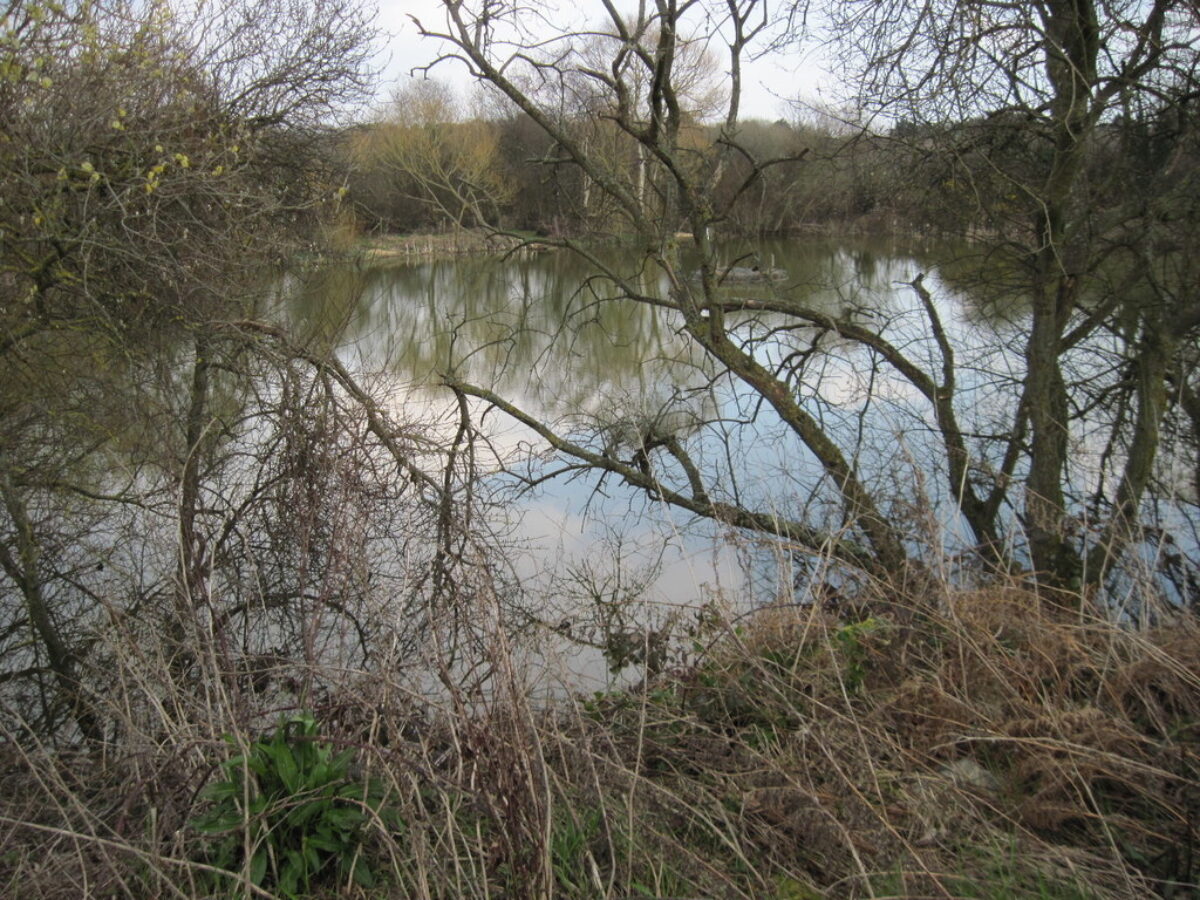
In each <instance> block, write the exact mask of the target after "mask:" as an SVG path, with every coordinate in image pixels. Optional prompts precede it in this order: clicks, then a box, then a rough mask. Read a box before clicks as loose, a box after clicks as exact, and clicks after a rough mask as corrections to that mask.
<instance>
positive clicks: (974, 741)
mask: <svg viewBox="0 0 1200 900" xmlns="http://www.w3.org/2000/svg"><path fill="white" fill-rule="evenodd" d="M877 599H880V600H882V599H887V601H888V606H887V607H886V609H887V610H888V611H887V612H882V613H880V614H879V615H877V616H875V617H871V616H868V615H866V613H865V612H864V613H861V614H859V613H856V616H861V617H860V618H859V619H858V621H847V620H845V619H841V618H838V617H837V616H835V615H834V614H832V613H829V612H827V611H822V610H819V609H816V608H812V607H802V606H783V607H776V608H771V609H765V610H761V611H759V612H758V613H756V614H754V615H751V616H749V617H745V618H743V619H742V620H740V621H739V623H737V624H736V625H728V626H727V627H725V628H724V629H723V630H720V631H719V634H718V637H717V638H716V639H715V640H713V642H712V643H711V644H710V645H709V646H708V647H707V648H706V650H705V652H704V653H703V654H702V655H701V657H700V659H699V660H697V661H695V662H693V663H691V664H689V665H688V666H686V667H682V668H679V669H676V670H674V671H670V672H668V673H666V674H660V675H658V676H657V677H655V678H654V679H652V680H651V681H649V682H648V683H645V684H643V685H641V686H639V687H638V688H637V689H632V690H627V691H622V692H614V693H610V694H606V695H602V696H596V697H591V698H586V699H584V698H574V699H562V700H560V701H558V702H556V703H552V704H548V705H547V704H543V705H540V706H534V705H533V704H531V703H530V702H529V701H528V699H527V690H526V680H525V678H524V677H523V675H522V673H521V672H520V670H519V669H518V667H517V666H516V663H515V662H514V653H513V652H512V650H511V648H510V647H509V646H508V644H507V640H506V637H505V635H504V634H503V633H502V630H501V629H499V628H497V627H488V626H486V625H478V626H477V628H476V633H475V634H474V635H473V636H471V639H470V640H466V641H460V643H459V644H458V659H457V660H455V661H454V663H453V665H447V664H445V663H447V660H446V659H444V658H443V657H442V656H440V655H439V652H438V649H437V648H438V645H437V643H436V641H432V642H431V644H430V648H429V651H428V658H427V660H426V663H427V664H428V666H429V667H430V670H432V671H441V672H442V685H441V687H440V688H439V689H438V690H436V691H433V692H429V691H426V692H424V694H422V693H420V692H418V691H416V689H415V688H414V686H413V682H412V681H411V679H409V680H406V679H405V678H404V677H402V676H401V674H399V673H400V672H401V671H402V670H400V669H393V670H389V669H388V668H387V667H381V668H380V669H379V670H377V671H373V672H370V673H353V672H339V673H331V672H325V673H320V676H321V679H323V680H324V683H326V684H328V685H329V686H330V687H329V689H328V690H327V691H325V692H324V693H323V694H321V695H320V698H319V700H318V701H317V702H314V703H313V704H312V705H313V707H314V710H315V713H316V714H317V716H318V717H319V718H320V719H321V720H322V721H323V722H325V723H326V735H327V737H328V738H329V740H331V741H332V742H334V743H335V744H337V745H339V746H348V747H354V748H356V749H357V755H356V767H357V771H359V772H360V773H361V776H362V777H363V778H377V779H380V780H381V781H382V783H383V784H384V785H385V786H386V788H387V792H388V797H389V800H388V805H389V807H390V808H391V809H393V810H394V811H395V813H396V814H397V816H398V819H399V821H400V822H401V823H402V824H396V822H395V821H392V822H391V824H387V823H385V821H384V820H383V819H375V820H373V821H372V822H371V823H370V824H369V826H368V827H367V829H366V834H365V839H364V844H363V849H362V852H363V854H364V855H365V856H367V857H369V858H370V859H371V861H372V863H373V867H374V869H375V870H376V872H378V873H379V874H380V875H381V878H380V881H379V883H378V885H377V886H376V887H375V888H374V889H372V890H370V891H368V890H366V889H364V888H360V887H355V886H352V885H350V884H339V883H333V882H329V881H326V882H324V883H322V884H321V885H319V886H317V887H316V888H314V893H315V894H316V895H318V896H322V895H325V896H335V895H336V896H388V897H430V898H432V897H439V898H459V897H464V898H473V897H479V898H484V897H521V898H523V897H531V898H532V897H552V896H554V897H580V898H582V897H611V898H624V897H660V898H669V897H713V898H715V897H744V898H764V897H777V898H791V900H795V898H816V897H831V898H832V897H860V896H863V897H865V896H875V897H887V896H896V897H900V896H903V897H997V898H999V897H1025V896H1029V897H1048V898H1074V897H1095V898H1134V897H1137V898H1141V897H1146V896H1150V895H1153V894H1156V893H1157V894H1162V895H1164V896H1173V897H1185V896H1195V894H1196V890H1197V888H1196V884H1195V883H1196V881H1197V878H1198V876H1197V872H1196V864H1195V862H1194V859H1193V857H1194V855H1195V851H1196V846H1197V841H1198V838H1200V835H1198V834H1197V828H1198V827H1200V826H1198V824H1197V820H1198V818H1200V778H1198V772H1200V765H1198V763H1200V759H1198V755H1197V739H1198V738H1200V724H1198V723H1200V640H1198V638H1200V634H1197V628H1196V623H1194V622H1193V621H1192V620H1190V619H1180V620H1178V621H1175V622H1172V623H1171V624H1169V625H1167V626H1164V627H1161V628H1159V629H1157V630H1153V631H1132V630H1128V629H1123V628H1120V627H1117V626H1114V625H1112V624H1111V623H1109V622H1107V621H1104V620H1102V619H1100V618H1097V617H1091V616H1086V615H1080V616H1076V617H1073V618H1068V617H1066V616H1064V615H1063V614H1062V612H1061V610H1060V609H1053V610H1049V609H1043V608H1042V607H1041V606H1040V604H1039V602H1038V600H1037V598H1036V597H1035V596H1033V595H1032V594H1031V593H1029V592H1027V591H1026V590H1024V589H1022V588H1021V587H1020V586H1016V585H1013V586H1007V587H994V588H989V589H983V590H976V591H970V592H952V591H951V592H948V593H947V595H946V596H945V597H944V598H943V599H942V601H941V602H940V603H939V604H938V606H939V608H938V611H936V612H931V611H930V609H929V606H928V604H922V606H921V608H919V609H917V608H914V609H912V610H910V611H908V612H907V613H906V614H903V615H897V614H896V612H897V610H901V609H902V606H901V605H898V604H897V602H896V598H895V597H894V596H891V597H886V598H883V597H880V598H877ZM871 606H872V604H871V603H870V598H865V599H864V602H863V604H862V605H861V606H860V607H859V608H861V609H863V610H867V611H869V610H870V609H871ZM880 608H882V607H880ZM476 613H477V614H475V615H474V616H473V617H472V620H473V621H474V622H477V623H482V622H489V621H491V622H494V621H496V617H495V616H494V615H491V614H489V613H488V611H487V610H486V609H483V610H477V611H476ZM142 647H143V651H142V652H140V653H138V654H136V655H132V654H127V655H125V656H118V657H117V658H118V659H119V661H120V666H121V667H120V671H119V672H118V673H117V675H115V676H114V683H116V684H118V685H120V686H121V690H120V691H116V692H114V693H113V694H112V704H113V709H112V710H111V714H112V716H113V718H114V721H116V722H117V723H118V726H117V727H116V729H115V730H114V732H113V734H114V737H113V739H112V740H111V741H110V743H109V744H108V745H107V746H105V747H103V748H95V749H94V750H93V751H91V752H87V753H84V752H78V753H74V754H70V753H65V752H63V751H61V750H59V751H54V750H52V749H51V748H49V747H42V746H40V745H39V744H38V743H37V742H36V741H34V740H32V739H31V738H30V737H29V736H27V735H17V734H8V735H5V736H4V737H5V738H6V740H5V741H4V743H3V744H0V754H2V758H0V765H2V766H3V773H4V785H5V791H4V795H3V798H2V799H0V893H3V894H5V895H7V896H22V897H47V898H49V897H68V896H70V897H106V896H139V897H141V896H201V895H204V893H205V891H206V890H208V889H209V887H208V886H211V884H212V881H211V880H210V879H208V877H207V873H206V871H205V865H204V863H203V860H204V859H205V858H206V857H205V854H204V848H205V842H206V840H207V838H206V837H205V836H204V835H201V834H198V833H197V832H196V831H195V829H194V828H192V827H191V825H190V823H191V822H193V821H194V820H195V818H196V817H197V815H199V814H200V813H201V812H202V811H203V809H204V807H205V804H206V802H207V801H206V800H205V799H204V794H203V793H202V788H203V786H204V785H205V783H207V782H209V781H211V780H212V779H213V777H214V775H215V773H216V767H217V764H218V763H219V762H220V761H221V760H222V759H224V758H225V757H226V756H227V754H228V753H229V748H228V745H227V744H225V743H224V742H223V741H222V740H220V736H221V734H222V733H235V734H240V735H241V736H242V738H243V739H245V740H252V739H253V738H254V737H256V736H257V735H259V734H261V733H262V730H263V729H264V727H265V726H264V723H267V722H269V721H271V717H272V716H274V715H275V714H276V713H277V712H278V711H279V710H280V709H283V708H285V707H286V705H287V702H288V701H287V700H286V698H282V697H281V696H280V695H273V696H271V697H267V696H263V695H253V694H249V693H243V694H240V695H238V694H236V692H235V689H234V687H233V685H234V684H235V682H234V680H232V679H230V678H227V677H222V676H223V673H221V672H219V671H218V669H219V667H217V665H216V662H215V661H213V662H212V663H211V665H212V666H213V667H214V668H213V670H212V671H211V672H210V673H209V674H210V676H211V680H210V681H209V682H208V688H207V689H206V690H205V691H203V692H199V693H198V692H197V691H196V690H195V688H194V687H191V688H185V686H183V685H172V682H171V679H170V671H171V666H170V661H169V659H167V658H166V657H165V656H164V657H156V656H155V655H154V654H153V653H147V652H145V650H144V648H145V643H144V641H143V644H142ZM155 660H158V661H157V662H155ZM389 671H390V672H391V674H389ZM451 671H454V672H459V673H460V674H459V675H457V676H451V675H450V672H451ZM479 672H486V673H487V677H486V678H485V679H482V680H480V679H476V678H473V677H467V675H466V674H463V673H473V674H474V673H479ZM277 674H278V675H279V676H280V678H279V679H278V681H285V680H286V679H285V678H284V675H285V674H287V675H296V674H297V673H295V672H290V673H284V672H279V673H277ZM308 674H309V675H310V676H311V675H312V673H308ZM321 679H318V680H321ZM311 680H312V679H311V678H310V681H311ZM215 686H223V687H220V689H217V688H216V687H215ZM198 695H203V696H204V697H205V698H206V699H205V700H204V701H203V702H200V701H198V700H197V699H196V697H197V696H198ZM291 702H295V701H294V700H292V701H291ZM239 890H242V891H243V892H245V886H244V885H243V886H242V888H240V889H239ZM251 893H254V892H253V891H251ZM263 893H265V892H263Z"/></svg>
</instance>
